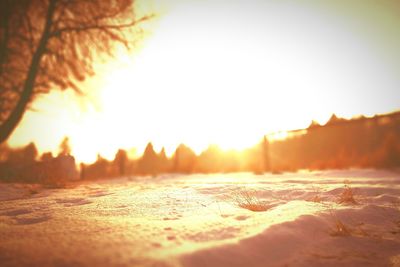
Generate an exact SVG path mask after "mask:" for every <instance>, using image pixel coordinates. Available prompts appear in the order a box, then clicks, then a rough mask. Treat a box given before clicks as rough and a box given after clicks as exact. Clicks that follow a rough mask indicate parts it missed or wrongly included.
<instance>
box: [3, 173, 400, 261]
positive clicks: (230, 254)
mask: <svg viewBox="0 0 400 267" xmlns="http://www.w3.org/2000/svg"><path fill="white" fill-rule="evenodd" d="M346 190H347V191H346ZM349 190H350V191H351V197H352V198H353V199H354V202H353V201H348V200H349V198H348V194H349V192H350V191H349ZM251 209H253V210H257V211H252V210H251ZM0 241H1V242H0V265H1V266H187V267H189V266H196V267H197V266H199V267H200V266H201V267H203V266H218V267H223V266H341V267H342V266H400V174H399V173H396V172H391V171H377V170H344V171H319V172H308V171H301V172H297V173H284V174H280V175H272V174H265V175H255V174H249V173H236V174H214V175H201V174H196V175H160V176H157V177H123V178H119V179H115V180H102V181H83V182H79V183H73V184H70V185H68V186H67V187H66V188H58V189H54V188H45V187H44V186H40V185H28V184H0Z"/></svg>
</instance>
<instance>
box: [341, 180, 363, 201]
mask: <svg viewBox="0 0 400 267" xmlns="http://www.w3.org/2000/svg"><path fill="white" fill-rule="evenodd" d="M354 195H355V193H354V189H353V188H351V186H350V182H348V181H344V188H343V191H342V193H341V194H340V195H339V198H338V201H337V202H338V203H339V204H358V202H357V201H356V200H355V199H354Z"/></svg>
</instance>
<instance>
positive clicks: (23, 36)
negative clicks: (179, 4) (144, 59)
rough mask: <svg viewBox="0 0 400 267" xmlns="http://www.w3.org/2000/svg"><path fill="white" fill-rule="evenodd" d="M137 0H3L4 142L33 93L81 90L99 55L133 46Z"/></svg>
mask: <svg viewBox="0 0 400 267" xmlns="http://www.w3.org/2000/svg"><path fill="white" fill-rule="evenodd" d="M133 1H134V0H107V1H105V0H1V1H0V143H3V142H4V141H6V140H7V138H8V137H9V136H10V135H11V133H12V132H13V130H14V129H15V128H16V126H17V125H18V123H19V122H20V121H21V119H22V117H23V115H24V113H25V111H26V109H27V108H28V107H29V105H30V103H31V102H32V101H33V100H34V98H35V97H36V96H37V95H39V94H43V93H48V92H49V91H51V90H54V89H61V90H64V89H73V90H75V91H76V92H78V93H81V90H80V89H79V82H81V81H82V80H84V79H85V77H86V76H88V75H93V74H94V70H93V67H92V62H93V59H94V58H95V57H98V56H104V55H105V56H112V55H113V52H114V51H115V50H114V49H115V45H116V44H120V45H124V46H125V47H127V48H129V46H130V44H131V42H132V41H133V37H134V26H135V25H137V24H138V23H139V22H141V21H143V20H146V19H148V18H149V17H148V16H145V17H141V18H136V17H135V16H134V8H133V6H134V2H133Z"/></svg>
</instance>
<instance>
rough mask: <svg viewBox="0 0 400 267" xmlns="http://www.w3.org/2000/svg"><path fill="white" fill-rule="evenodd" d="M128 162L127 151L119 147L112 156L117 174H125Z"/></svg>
mask: <svg viewBox="0 0 400 267" xmlns="http://www.w3.org/2000/svg"><path fill="white" fill-rule="evenodd" d="M127 162H128V153H127V152H126V151H125V150H123V149H119V150H118V152H117V153H116V154H115V158H114V162H113V164H114V166H115V167H116V168H117V170H118V175H125V174H126V164H127Z"/></svg>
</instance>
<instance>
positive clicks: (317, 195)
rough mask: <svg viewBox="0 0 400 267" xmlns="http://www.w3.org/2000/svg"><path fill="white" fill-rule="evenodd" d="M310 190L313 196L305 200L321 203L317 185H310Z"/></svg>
mask: <svg viewBox="0 0 400 267" xmlns="http://www.w3.org/2000/svg"><path fill="white" fill-rule="evenodd" d="M312 192H313V194H314V196H312V197H311V198H309V199H307V201H310V202H315V203H321V202H322V198H321V189H320V188H319V187H316V186H312Z"/></svg>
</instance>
